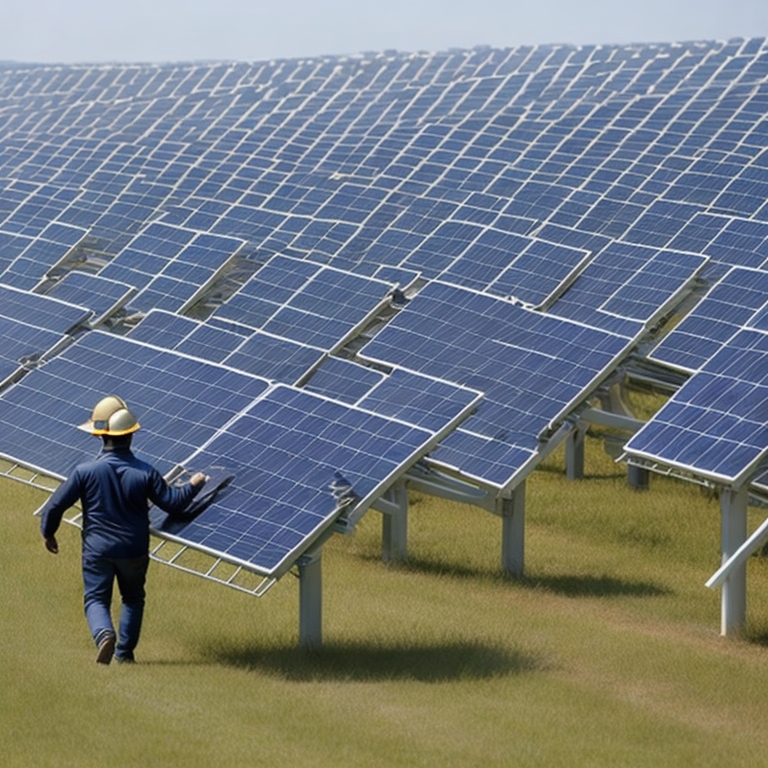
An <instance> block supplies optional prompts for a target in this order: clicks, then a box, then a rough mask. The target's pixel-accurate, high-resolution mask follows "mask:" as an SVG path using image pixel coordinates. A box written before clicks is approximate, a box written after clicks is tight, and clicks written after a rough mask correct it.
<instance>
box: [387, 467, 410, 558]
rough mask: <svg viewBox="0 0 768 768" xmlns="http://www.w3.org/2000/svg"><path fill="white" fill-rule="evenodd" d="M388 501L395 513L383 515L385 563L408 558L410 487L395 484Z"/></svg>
mask: <svg viewBox="0 0 768 768" xmlns="http://www.w3.org/2000/svg"><path fill="white" fill-rule="evenodd" d="M387 501H389V502H390V503H391V505H390V509H392V508H394V509H395V511H392V512H391V513H388V514H384V515H382V522H381V533H382V536H381V539H382V548H381V558H382V560H383V561H384V562H385V563H389V562H393V561H401V560H405V559H406V557H408V486H406V484H405V483H403V482H399V483H395V485H393V486H392V488H390V489H389V490H388V491H387Z"/></svg>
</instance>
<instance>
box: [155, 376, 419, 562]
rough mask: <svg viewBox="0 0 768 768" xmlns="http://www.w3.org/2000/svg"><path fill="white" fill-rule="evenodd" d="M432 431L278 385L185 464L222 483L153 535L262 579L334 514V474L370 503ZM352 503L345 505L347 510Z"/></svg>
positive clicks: (298, 552) (290, 559)
mask: <svg viewBox="0 0 768 768" xmlns="http://www.w3.org/2000/svg"><path fill="white" fill-rule="evenodd" d="M431 440H433V434H432V433H431V432H429V431H427V430H423V429H419V428H417V427H413V426H409V425H407V424H403V423H402V422H399V421H395V420H392V419H387V418H386V417H384V416H380V415H377V414H373V413H370V412H366V411H363V410H360V409H357V408H354V407H352V406H348V405H346V404H343V403H339V402H335V401H332V400H328V399H326V398H323V397H320V396H318V395H314V394H311V393H309V392H305V391H303V390H296V389H292V388H288V387H285V386H278V387H276V388H275V389H273V390H271V391H269V392H268V393H266V394H265V395H264V396H263V397H261V398H260V399H259V400H257V401H256V402H255V403H254V404H253V407H252V408H250V409H249V411H248V412H247V413H246V414H244V415H242V416H240V417H239V418H238V419H237V420H236V421H235V422H233V423H232V424H230V425H229V426H228V427H227V429H226V431H225V432H224V433H223V434H220V435H219V436H218V437H215V438H214V439H213V440H211V442H210V443H209V444H208V445H206V446H205V447H204V448H203V449H202V450H200V451H199V452H197V453H196V454H195V455H193V456H191V457H190V458H189V460H188V461H187V462H186V465H187V466H188V467H189V468H190V469H191V470H192V469H196V468H200V469H204V468H207V467H211V466H217V467H223V468H224V470H226V471H227V472H231V473H233V474H234V480H233V481H232V483H231V485H230V486H229V487H228V488H227V489H226V490H225V491H224V492H223V493H222V494H221V495H220V496H218V497H217V498H216V500H215V501H214V502H213V504H212V505H211V506H209V507H208V508H206V510H205V511H204V512H202V513H201V514H200V515H199V516H198V517H196V518H195V519H194V520H193V521H192V522H189V523H186V524H183V525H178V524H173V523H170V522H168V521H165V522H163V520H162V519H158V520H157V521H156V523H155V525H156V527H158V528H159V529H160V530H161V531H162V532H164V533H165V534H167V535H172V537H174V538H176V539H178V540H180V541H182V542H186V543H191V544H193V545H194V546H195V547H197V548H199V549H202V550H204V551H209V552H211V553H213V554H216V555H221V556H223V557H224V558H225V559H229V560H231V561H232V562H235V563H239V564H244V565H246V566H247V567H249V568H251V569H252V570H255V571H257V572H259V573H262V574H264V575H267V576H280V575H281V574H282V573H284V572H285V571H286V570H288V568H290V567H291V566H292V565H293V563H294V562H295V561H296V558H297V557H298V556H299V555H301V554H302V553H303V552H304V551H306V549H307V548H308V547H309V546H310V544H311V543H312V542H313V541H314V540H315V539H316V538H317V537H318V536H319V535H320V534H321V533H322V532H323V531H324V530H325V529H326V528H328V526H330V525H331V524H332V523H333V521H334V520H335V519H336V518H337V517H338V516H339V515H340V514H341V513H342V512H343V511H344V510H342V509H340V508H339V505H338V502H337V498H336V496H335V495H334V493H333V490H332V487H331V486H332V484H333V483H334V482H335V481H336V480H337V473H338V474H339V475H341V477H342V478H343V479H344V480H345V481H346V482H347V483H349V485H351V488H352V491H353V493H354V494H355V495H356V497H357V499H358V504H370V503H371V502H372V501H373V500H374V499H375V498H376V497H377V496H378V495H380V493H381V492H383V491H384V490H385V489H386V487H387V486H388V485H390V484H391V483H392V482H393V481H394V480H395V479H397V477H398V475H399V474H401V473H402V472H403V471H404V470H405V469H407V468H408V466H410V465H411V464H412V463H414V462H415V461H417V460H418V459H419V458H420V457H421V455H423V453H424V452H425V451H426V450H427V449H428V447H429V443H430V441H431ZM353 510H354V505H353V507H352V508H351V509H349V510H348V511H350V512H351V511H353Z"/></svg>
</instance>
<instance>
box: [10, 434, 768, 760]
mask: <svg viewBox="0 0 768 768" xmlns="http://www.w3.org/2000/svg"><path fill="white" fill-rule="evenodd" d="M587 456H588V465H587V474H588V477H587V479H585V480H584V481H580V482H575V483H574V482H568V481H566V480H565V478H564V477H563V474H562V471H561V466H562V463H561V462H562V457H561V456H555V457H553V458H552V459H551V460H550V461H549V462H548V463H547V466H546V467H545V468H544V469H543V470H542V471H539V472H537V473H536V474H535V475H534V476H533V477H532V478H531V479H530V480H529V483H528V502H527V537H526V556H527V574H526V577H525V578H524V579H522V580H520V581H514V580H508V579H505V578H503V577H502V576H501V575H500V573H499V563H500V556H501V554H500V546H501V545H500V540H501V536H500V534H501V525H500V521H499V520H497V519H496V518H494V517H493V516H491V515H489V514H488V513H486V512H483V511H481V510H479V509H476V508H472V507H466V506H463V505H460V504H453V503H447V502H444V501H440V500H437V499H433V498H429V497H418V498H413V499H412V505H411V515H410V523H409V551H410V558H409V560H408V562H407V563H403V564H391V565H384V564H383V563H382V562H381V560H380V553H381V535H380V520H379V518H378V516H377V515H376V514H375V513H371V514H370V515H369V516H367V517H366V518H365V519H364V520H363V521H362V523H361V524H360V526H359V527H358V530H357V531H356V533H355V534H353V535H352V536H350V537H345V538H342V537H337V538H335V539H333V540H332V541H331V542H329V544H328V545H326V548H325V551H324V565H323V568H324V638H325V645H324V648H323V649H322V650H321V651H319V652H314V653H311V652H307V651H304V650H302V649H300V648H298V647H297V620H298V619H297V617H298V583H297V581H296V579H294V578H293V577H292V576H286V577H285V578H284V579H283V580H282V581H281V582H279V583H278V584H277V585H276V586H275V588H274V589H273V590H272V591H271V592H270V593H269V594H267V595H266V596H265V597H264V598H262V599H260V600H257V599H255V598H251V597H248V596H244V595H242V594H240V593H237V592H234V591H232V590H227V589H225V588H223V587H219V586H217V585H213V584H209V583H205V582H203V581H201V580H199V579H196V578H194V577H191V576H188V575H185V574H181V573H177V572H174V571H172V570H170V569H168V568H164V567H162V566H157V565H154V566H153V567H152V568H151V571H150V584H149V596H150V603H149V606H148V611H147V619H146V624H145V633H144V637H143V639H142V644H141V645H140V647H139V660H140V663H139V664H137V665H135V667H131V668H125V667H118V666H114V665H113V666H110V667H108V668H101V667H97V665H95V664H94V663H93V649H92V647H91V644H90V639H89V638H88V636H87V631H86V626H85V621H84V619H83V618H82V610H81V596H80V575H79V541H78V534H77V532H76V531H75V530H74V529H71V528H67V529H66V530H64V531H62V534H61V536H60V543H61V545H62V552H61V554H60V555H59V556H58V557H56V558H54V557H52V556H50V555H48V554H47V553H45V551H44V549H43V547H42V544H41V542H40V540H39V534H38V531H37V521H36V520H35V519H34V518H32V517H31V513H32V511H33V510H34V509H36V508H37V507H38V506H39V504H40V502H41V500H42V499H43V498H44V497H43V496H42V495H41V494H40V493H39V492H35V491H32V490H30V489H27V488H26V487H25V486H22V485H20V484H18V483H12V482H8V481H3V482H0V514H2V515H3V520H4V522H5V526H4V533H5V535H4V536H3V537H2V541H0V558H2V562H3V565H4V568H3V572H4V575H5V578H4V580H3V584H2V586H0V605H1V606H2V615H3V621H2V630H0V631H1V632H2V637H1V638H0V670H2V672H1V673H0V674H2V687H1V689H0V690H2V693H0V744H2V745H3V747H4V750H3V751H4V756H3V765H7V766H10V767H13V768H16V767H19V768H21V767H23V768H27V767H28V766H29V767H31V766H35V768H38V767H44V766H57V768H61V767H62V766H78V768H89V767H90V766H103V765H105V764H109V763H116V764H120V765H124V766H139V765H145V764H147V763H148V762H150V764H151V765H153V766H158V768H161V767H162V766H176V765H178V766H182V765H183V766H185V768H195V767H196V766H206V768H207V767H208V766H210V765H226V766H229V765H237V764H263V765H285V764H289V763H293V762H298V763H300V764H302V765H304V766H334V767H338V766H347V765H349V766H356V767H357V766H408V767H409V768H412V767H413V766H441V767H444V766H446V765H448V766H486V767H487V766H548V767H549V766H612V767H613V766H619V765H620V766H678V765H683V764H691V765H696V766H713V767H714V766H717V767H718V768H722V767H723V766H746V765H750V766H753V765H754V766H759V765H768V758H766V757H765V755H768V734H766V731H765V729H764V727H763V724H764V721H765V709H766V704H768V693H766V692H767V691H768V663H767V662H768V648H766V647H765V644H766V640H765V638H766V637H768V630H767V629H766V628H767V627H768V605H766V598H765V597H764V596H765V594H766V592H768V590H767V589H766V587H768V568H767V567H766V563H765V562H763V561H761V560H756V559H753V560H752V561H751V562H750V565H749V615H750V621H751V627H750V630H749V632H748V633H747V636H746V637H744V638H742V639H737V640H731V639H729V640H725V639H723V638H721V637H719V635H718V626H719V594H718V593H716V592H711V591H709V590H707V589H705V587H704V586H703V584H704V581H705V580H706V579H707V578H708V576H709V575H710V574H711V573H712V571H713V570H714V569H715V568H716V567H717V562H718V557H719V555H718V551H719V550H718V548H719V512H718V505H717V502H716V500H714V499H712V498H709V497H708V496H706V495H704V494H702V493H701V492H700V491H699V490H698V489H697V488H696V487H694V486H690V485H686V484H682V483H678V482H674V481H671V480H666V479H662V478H653V480H652V484H651V490H650V491H649V492H644V493H639V492H636V491H633V490H632V489H630V488H629V487H628V486H627V484H626V481H625V479H624V468H623V467H622V466H620V465H616V464H614V463H613V462H612V461H611V460H610V459H608V457H606V456H605V455H604V454H603V453H602V451H601V449H600V446H599V444H597V441H594V440H589V441H588V449H587ZM753 516H754V522H757V521H758V520H761V519H762V518H763V517H764V516H765V513H764V512H762V513H761V512H760V511H758V510H754V511H753Z"/></svg>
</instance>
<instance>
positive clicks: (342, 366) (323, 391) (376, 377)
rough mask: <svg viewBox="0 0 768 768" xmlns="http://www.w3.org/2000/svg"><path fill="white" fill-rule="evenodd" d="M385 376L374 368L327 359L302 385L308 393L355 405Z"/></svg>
mask: <svg viewBox="0 0 768 768" xmlns="http://www.w3.org/2000/svg"><path fill="white" fill-rule="evenodd" d="M384 376H385V374H384V373H382V372H381V371H377V370H375V369H374V368H369V367H368V366H365V365H361V364H360V363H356V362H354V361H352V360H345V359H342V358H340V357H327V358H325V359H324V360H322V361H321V363H320V365H318V366H317V368H316V369H315V370H314V371H313V372H312V373H311V374H310V376H309V378H308V379H307V380H306V381H305V382H304V384H303V385H302V388H303V389H306V390H307V391H308V392H314V393H316V394H319V395H325V396H326V397H330V398H334V399H335V400H341V401H342V402H344V403H351V404H355V403H357V402H358V401H359V400H360V399H361V398H363V397H365V395H367V394H368V392H370V390H371V389H372V388H373V387H375V386H376V385H377V384H378V383H379V382H380V381H382V379H383V378H384Z"/></svg>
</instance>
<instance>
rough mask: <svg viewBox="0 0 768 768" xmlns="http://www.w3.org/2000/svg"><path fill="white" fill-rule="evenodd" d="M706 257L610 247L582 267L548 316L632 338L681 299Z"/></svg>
mask: <svg viewBox="0 0 768 768" xmlns="http://www.w3.org/2000/svg"><path fill="white" fill-rule="evenodd" d="M706 261H707V259H706V257H704V256H698V255H695V254H687V253H676V252H674V251H663V250H656V249H654V248H647V247H644V246H640V245H632V244H629V243H621V242H618V241H616V242H613V243H611V244H610V245H609V246H607V247H606V248H605V250H603V251H602V252H601V253H600V254H598V255H597V256H596V257H595V258H594V260H593V261H592V262H591V263H590V264H589V265H588V266H587V267H585V268H584V271H583V272H582V273H581V274H580V275H579V276H578V277H577V278H576V280H575V281H574V283H573V285H571V286H570V288H569V289H568V290H567V291H566V292H565V293H564V294H563V295H562V296H561V297H560V298H559V299H557V300H556V301H555V302H554V303H553V304H552V306H551V307H550V308H549V311H550V312H551V313H552V314H555V315H558V316H560V317H567V318H571V319H573V320H579V321H580V322H583V323H587V324H589V325H594V326H595V327H597V328H605V329H606V330H611V331H613V332H615V333H620V334H623V335H626V336H628V337H633V336H635V335H636V334H637V333H638V332H639V331H640V330H642V329H643V328H644V327H645V326H647V325H648V324H649V323H651V322H653V321H655V320H657V319H659V317H661V316H662V315H663V314H664V313H665V312H667V311H669V310H670V309H671V308H672V306H673V305H674V304H675V303H676V302H677V301H679V300H680V298H681V296H682V295H683V292H684V291H685V290H686V289H687V288H688V287H690V286H691V284H692V282H693V280H694V278H695V277H696V275H697V273H698V272H699V271H700V270H701V269H702V268H703V267H704V265H705V264H706Z"/></svg>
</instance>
